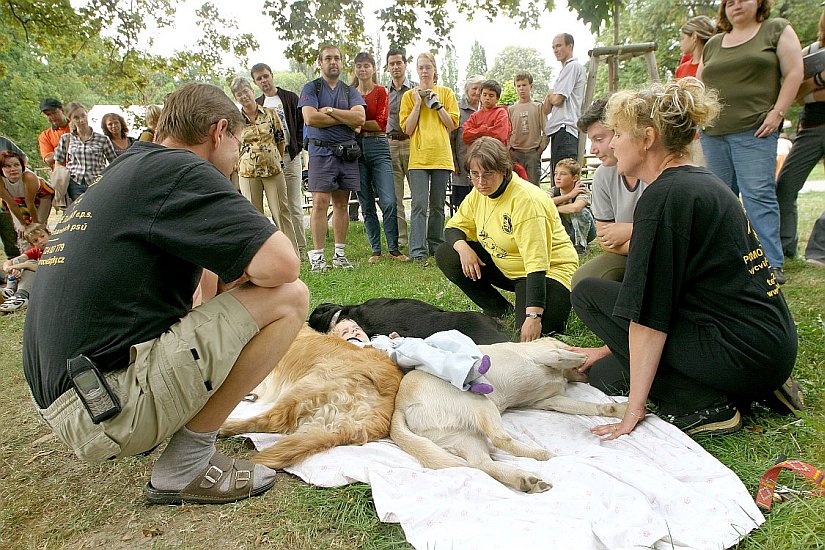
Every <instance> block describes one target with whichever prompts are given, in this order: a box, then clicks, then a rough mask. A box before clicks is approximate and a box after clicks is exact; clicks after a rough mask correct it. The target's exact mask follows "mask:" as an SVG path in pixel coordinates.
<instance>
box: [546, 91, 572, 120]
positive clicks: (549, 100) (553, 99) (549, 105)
mask: <svg viewBox="0 0 825 550" xmlns="http://www.w3.org/2000/svg"><path fill="white" fill-rule="evenodd" d="M566 99H567V98H566V97H564V96H563V95H561V94H554V93H553V91H552V90H551V91H550V93H548V94H547V95H546V96H545V97H544V103H542V104H541V110H542V112H543V113H544V114H545V116H546V115H549V114H550V111H552V110H553V107H558V106H559V105H561V104H562V103H564V102H565V100H566Z"/></svg>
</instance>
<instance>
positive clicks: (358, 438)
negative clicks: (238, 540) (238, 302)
mask: <svg viewBox="0 0 825 550" xmlns="http://www.w3.org/2000/svg"><path fill="white" fill-rule="evenodd" d="M402 376H403V373H402V372H401V370H400V369H399V368H398V367H397V366H395V363H393V362H392V360H391V359H390V358H389V356H388V355H387V354H386V352H384V351H381V350H377V349H372V348H364V349H362V348H359V347H358V346H355V345H353V344H351V343H349V342H347V341H345V340H342V339H340V338H338V337H337V336H331V335H326V334H320V333H318V332H315V331H314V330H312V329H311V328H309V327H305V328H303V329H302V330H301V331H300V332H299V333H298V337H297V338H296V339H295V341H294V342H293V343H292V345H291V346H290V348H289V350H288V351H287V352H286V354H285V355H284V357H283V358H282V359H281V361H280V362H279V363H278V364H277V365H275V368H274V369H273V370H272V372H271V373H270V374H269V375H268V376H267V377H266V379H264V381H263V382H261V384H260V385H259V386H258V387H257V388H255V389H254V390H253V393H255V394H256V395H257V396H258V401H259V402H263V403H272V406H271V407H270V408H269V409H268V410H267V411H266V412H264V413H262V414H260V415H258V416H255V417H252V418H247V419H243V420H232V419H229V420H227V421H226V422H225V423H224V424H223V426H221V431H220V433H221V435H236V434H241V433H258V432H271V433H283V434H289V435H287V436H286V437H284V438H282V439H281V440H280V441H278V443H276V444H275V445H273V446H271V447H268V448H267V449H264V450H263V451H261V452H260V453H258V454H257V455H256V456H255V458H254V460H255V462H259V463H261V464H264V465H266V466H269V467H270V468H284V467H286V466H290V465H292V464H295V463H297V462H300V461H302V460H304V459H305V458H307V457H309V456H311V455H313V454H315V453H319V452H321V451H324V450H326V449H330V448H332V447H335V446H336V445H363V444H364V443H367V442H368V441H374V440H378V439H381V438H383V437H386V436H387V434H388V433H389V430H390V417H391V416H392V411H393V405H394V402H395V394H396V392H397V391H398V385H399V383H400V382H401V377H402Z"/></svg>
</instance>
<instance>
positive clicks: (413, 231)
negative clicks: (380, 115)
mask: <svg viewBox="0 0 825 550" xmlns="http://www.w3.org/2000/svg"><path fill="white" fill-rule="evenodd" d="M416 69H417V71H418V79H419V81H420V84H419V85H418V86H416V87H415V88H413V89H412V90H409V91H408V92H407V93H405V94H404V97H403V98H402V99H401V108H400V110H399V119H400V123H401V128H402V129H403V130H404V133H406V134H407V135H409V136H410V163H409V172H408V173H407V179H408V181H409V184H410V192H411V194H412V212H411V213H410V257H412V259H413V260H415V261H418V262H426V261H427V257H428V256H431V255H433V254H435V251H436V249H437V248H438V246H439V245H440V244H441V243H443V242H444V200H445V199H446V197H447V183H448V182H449V181H450V172H452V171H453V170H454V168H455V166H454V165H453V154H452V149H451V147H450V132H452V131H453V130H455V128H456V127H457V126H458V102H457V101H456V99H455V94H454V93H453V91H452V90H451V89H450V88H448V87H446V86H439V85H437V84H436V82H437V80H438V72H437V70H436V65H435V57H434V56H433V55H432V54H431V53H428V52H425V53H422V54H421V55H419V56H418V59H417V61H416ZM425 265H426V264H425Z"/></svg>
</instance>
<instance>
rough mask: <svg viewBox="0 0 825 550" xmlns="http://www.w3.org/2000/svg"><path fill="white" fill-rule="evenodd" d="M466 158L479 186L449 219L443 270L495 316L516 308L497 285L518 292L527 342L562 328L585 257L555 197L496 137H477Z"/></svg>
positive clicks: (440, 264) (442, 253) (441, 250)
mask: <svg viewBox="0 0 825 550" xmlns="http://www.w3.org/2000/svg"><path fill="white" fill-rule="evenodd" d="M465 162H466V163H467V169H468V170H469V172H470V181H471V182H472V183H473V190H472V191H470V194H469V195H467V198H466V199H464V201H463V202H462V203H461V206H460V207H459V209H458V212H456V214H455V215H454V216H453V217H452V218H451V219H450V221H449V222H448V223H447V229H446V231H445V233H444V237H445V239H446V242H445V243H444V244H442V245H441V246H440V247H439V248H438V252H437V253H436V257H435V258H436V261H437V262H438V267H439V269H441V271H442V272H443V273H444V275H446V277H447V278H448V279H449V280H450V281H452V282H453V283H455V285H456V286H458V288H460V289H461V290H462V291H463V292H464V294H466V295H467V296H468V297H469V298H470V299H471V300H472V301H473V302H475V304H476V305H477V306H479V307H480V308H481V309H482V311H484V313H485V314H487V315H490V316H493V317H502V316H504V315H506V314H508V313H510V312H512V311H513V305H512V304H510V302H509V301H508V300H507V299H506V298H504V297H503V296H502V295H501V294H500V293H499V292H498V290H496V287H498V288H501V289H503V290H508V291H510V292H515V294H516V305H515V314H516V326H517V327H520V329H519V332H520V336H521V341H522V342H529V341H531V340H535V339H536V338H538V337H539V336H541V335H542V334H548V333H552V332H563V331H564V326H565V324H566V323H567V317H568V315H569V314H570V280H571V278H572V276H573V272H574V271H576V268H578V266H579V261H578V255H577V254H576V250H575V249H574V248H573V243H571V242H570V237H568V236H567V232H566V231H565V230H564V226H563V225H562V223H561V218H559V213H558V210H556V207H555V205H554V204H553V201H552V200H551V199H550V197H548V196H547V194H546V193H545V192H544V191H542V190H541V189H539V188H538V187H536V186H535V185H533V184H531V183H530V182H528V181H524V180H523V179H521V178H520V177H518V175H516V174H515V173H514V172H513V163H512V161H511V160H510V155H509V154H508V152H507V149H505V148H504V145H502V144H501V142H500V141H498V140H497V139H494V138H491V137H481V138H479V139H478V140H476V141H475V142H473V144H472V145H471V146H470V149H469V151H467V157H466V160H465Z"/></svg>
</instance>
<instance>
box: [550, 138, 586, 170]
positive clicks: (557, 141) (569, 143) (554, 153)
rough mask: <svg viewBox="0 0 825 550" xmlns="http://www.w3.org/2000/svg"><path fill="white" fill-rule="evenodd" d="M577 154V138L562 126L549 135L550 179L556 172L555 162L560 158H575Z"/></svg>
mask: <svg viewBox="0 0 825 550" xmlns="http://www.w3.org/2000/svg"><path fill="white" fill-rule="evenodd" d="M578 156H579V138H577V137H576V136H574V135H573V134H571V133H570V132H568V131H567V130H565V127H564V126H562V127H561V129H560V130H556V133H555V134H553V135H552V136H550V174H551V176H550V179H552V178H553V176H552V174H554V173H555V172H556V163H558V162H559V161H560V160H561V159H566V158H571V159H576V158H577V157H578Z"/></svg>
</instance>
